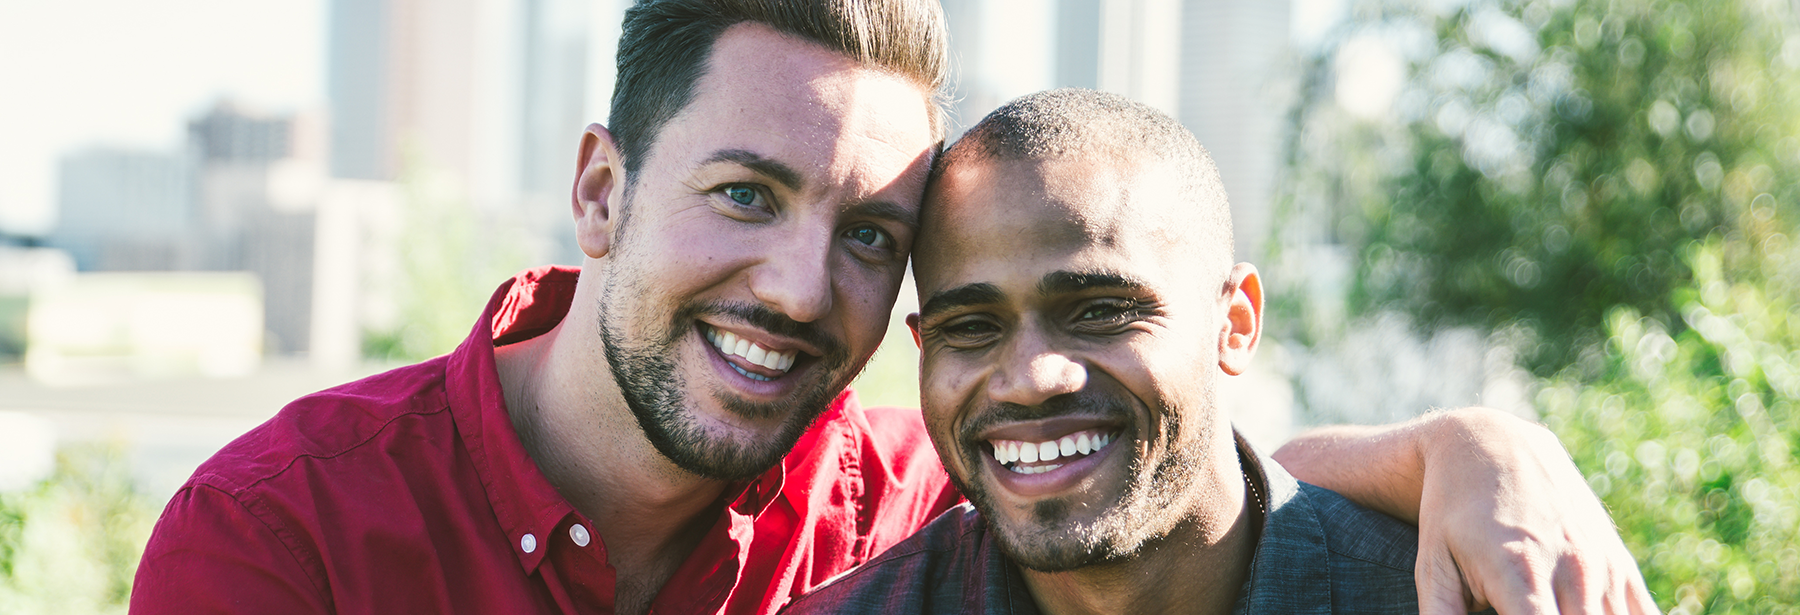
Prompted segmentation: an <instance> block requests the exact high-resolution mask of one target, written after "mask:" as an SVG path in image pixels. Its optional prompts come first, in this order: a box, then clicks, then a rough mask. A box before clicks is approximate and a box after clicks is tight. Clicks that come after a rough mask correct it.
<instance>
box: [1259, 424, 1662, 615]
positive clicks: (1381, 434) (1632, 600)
mask: <svg viewBox="0 0 1800 615" xmlns="http://www.w3.org/2000/svg"><path fill="white" fill-rule="evenodd" d="M1274 456H1275V459H1276V460H1277V461H1279V462H1281V465H1282V466H1283V467H1285V468H1286V469H1287V470H1288V472H1289V473H1291V474H1293V475H1294V476H1295V477H1296V478H1299V479H1300V480H1303V481H1306V482H1309V483H1313V484H1315V485H1319V486H1322V487H1325V488H1328V489H1331V490H1333V491H1337V492H1339V493H1342V494H1343V495H1344V496H1345V497H1348V498H1350V499H1351V500H1353V501H1355V502H1357V503H1359V504H1362V505H1364V506H1368V507H1370V508H1373V509H1375V510H1379V511H1381V512H1384V513H1387V514H1388V515H1391V516H1393V517H1396V518H1400V519H1404V520H1407V521H1410V522H1413V523H1415V524H1417V525H1418V526H1419V559H1418V565H1417V569H1416V570H1415V573H1414V574H1415V576H1416V578H1417V580H1418V586H1419V607H1420V611H1421V612H1422V613H1438V614H1441V613H1461V612H1464V611H1465V609H1471V610H1472V609H1479V608H1486V607H1488V606H1490V605H1491V606H1492V607H1493V608H1494V609H1495V610H1497V611H1499V612H1500V613H1502V614H1509V615H1510V614H1513V613H1556V612H1558V611H1559V610H1560V611H1561V612H1569V613H1655V612H1657V608H1656V604H1655V602H1654V601H1652V600H1651V598H1650V594H1649V591H1648V590H1647V589H1646V588H1645V585H1644V580H1643V576H1642V575H1641V574H1640V573H1639V572H1638V568H1637V563H1636V562H1635V561H1634V560H1633V559H1632V557H1631V553H1630V552H1629V551H1627V550H1626V549H1625V544H1624V542H1623V541H1621V540H1620V538H1619V535H1618V531H1617V530H1616V529H1615V528H1614V527H1613V524H1612V519H1611V518H1610V517H1609V516H1607V514H1606V508H1605V506H1604V505H1603V504H1601V503H1600V500H1599V499H1598V498H1596V497H1594V494H1593V492H1592V491H1591V490H1589V489H1588V486H1587V481H1586V480H1584V479H1583V478H1582V477H1581V473H1580V471H1579V470H1577V469H1576V468H1575V464H1574V462H1573V461H1571V460H1570V459H1569V455H1568V452H1567V451H1565V450H1564V449H1563V447H1562V444H1561V443H1560V442H1558V441H1557V439H1556V436H1555V435H1554V434H1551V433H1550V431H1549V430H1547V429H1544V428H1543V427H1542V426H1539V425H1537V424H1534V423H1530V422H1527V421H1524V420H1521V419H1519V418H1516V417H1513V416H1511V415H1508V414H1506V413H1503V412H1499V411H1496V410H1490V409H1485V408H1467V409H1462V410H1453V411H1447V412H1436V413H1432V414H1427V415H1425V416H1422V417H1420V418H1417V419H1414V420H1412V421H1408V422H1405V423H1400V424H1396V425H1389V426H1381V427H1363V426H1340V427H1327V428H1322V429H1317V430H1314V431H1311V432H1308V433H1305V434H1302V435H1301V436H1300V437H1298V438H1295V439H1294V440H1293V441H1292V442H1289V443H1288V444H1287V445H1286V446H1283V447H1282V448H1281V449H1280V450H1278V451H1276V452H1275V455H1274Z"/></svg>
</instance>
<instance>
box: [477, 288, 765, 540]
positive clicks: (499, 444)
mask: <svg viewBox="0 0 1800 615" xmlns="http://www.w3.org/2000/svg"><path fill="white" fill-rule="evenodd" d="M580 275H581V270H580V269H577V268H572V267H560V266H554V265H552V266H547V267H540V268H536V269H530V270H527V271H525V272H522V273H520V274H518V275H517V276H514V277H513V278H512V279H511V280H507V281H506V282H505V283H502V284H501V285H500V288H499V289H497V290H495V291H494V295H493V297H492V298H491V299H489V300H488V304H487V308H486V309H485V310H484V311H483V312H482V314H481V318H480V319H479V320H477V321H476V323H475V328H474V330H473V331H471V332H470V333H469V337H468V339H467V340H464V341H463V343H462V345H461V346H458V347H457V348H456V350H454V351H452V352H451V354H450V357H449V364H448V366H447V368H446V372H447V373H446V376H447V378H446V382H445V389H446V390H447V391H448V393H449V397H450V412H451V415H452V416H453V417H454V418H455V420H456V426H457V429H458V430H459V431H461V432H462V434H463V442H464V445H465V447H466V449H467V451H468V453H469V457H470V459H471V461H472V462H473V463H474V466H475V470H476V473H477V474H479V475H480V477H481V482H482V486H483V487H484V488H485V489H486V490H487V495H488V500H489V501H490V503H492V504H493V507H494V514H495V516H496V517H498V519H499V521H500V525H501V527H503V528H505V530H506V532H507V535H508V536H509V537H510V538H511V539H512V540H514V541H515V542H518V541H522V540H523V537H524V536H526V535H530V536H533V537H534V540H535V541H536V542H537V543H539V544H538V546H537V548H535V549H533V550H532V551H531V552H529V553H527V552H526V551H525V549H524V548H523V546H522V545H521V544H514V545H513V547H514V548H513V553H515V554H517V555H518V556H519V564H520V566H522V567H523V568H524V569H525V571H526V573H528V574H529V573H531V572H533V571H535V570H536V568H537V566H538V564H540V563H541V562H542V561H543V559H544V556H545V554H546V553H548V552H549V549H548V548H547V545H548V541H549V540H552V539H554V537H553V536H552V534H553V532H555V531H556V529H557V527H558V525H559V524H561V523H562V522H563V521H564V520H565V519H567V518H568V517H570V516H574V517H575V518H577V519H578V520H579V522H580V523H583V524H586V525H587V526H588V527H589V528H592V527H593V524H592V521H590V520H589V519H587V518H586V517H585V516H583V515H581V514H580V513H579V512H577V511H576V510H575V507H574V506H573V505H571V504H569V501H568V500H566V499H564V498H563V497H562V494H561V493H559V492H557V490H556V487H554V486H552V485H551V484H550V481H549V479H547V478H545V477H544V475H543V472H541V471H539V470H538V467H537V462H536V461H533V460H532V459H531V456H530V455H528V454H527V453H526V452H525V446H524V444H522V443H521V442H520V441H519V436H518V434H517V433H516V432H514V431H513V426H512V418H511V416H510V415H509V414H508V412H507V409H506V397H505V394H504V393H503V392H502V391H501V388H500V374H499V371H498V370H497V369H496V368H495V365H494V347H495V346H497V345H505V344H511V343H516V342H520V341H524V340H527V339H531V338H533V337H536V336H538V335H542V334H544V333H545V332H548V331H549V330H551V329H553V328H555V327H556V324H557V323H559V322H561V321H562V319H563V317H564V316H566V315H568V313H569V306H570V305H571V304H572V303H573V301H574V298H575V285H576V281H577V280H578V279H579V278H580ZM784 465H785V464H776V466H775V467H774V468H771V469H770V470H769V471H768V472H766V473H764V474H763V475H762V476H759V477H757V478H755V479H753V480H751V481H749V482H748V483H746V484H743V485H740V486H733V487H731V488H729V489H727V490H726V494H727V495H726V496H725V497H726V498H727V499H728V500H729V505H727V506H726V507H725V511H724V515H725V517H726V518H725V519H722V520H721V521H722V522H723V523H724V524H725V527H727V528H735V527H747V524H748V523H749V522H750V521H752V520H754V519H755V518H756V517H757V516H758V515H761V514H762V512H763V511H764V510H765V509H767V508H768V506H769V504H770V503H771V502H773V501H774V500H775V498H776V496H777V495H779V494H780V493H781V486H782V484H783V482H784V481H785V478H786V475H785V472H784V471H783V466H784ZM740 533H743V534H745V535H744V536H742V537H741V538H742V541H743V542H744V544H743V545H740V546H747V544H748V538H749V537H748V535H747V532H736V531H733V532H728V534H729V535H730V536H731V538H732V539H733V541H734V542H736V541H738V539H739V538H740V536H739V534H740ZM709 538H710V536H709ZM594 539H595V540H596V541H598V540H599V537H598V535H597V532H596V536H595V538H594ZM701 551H702V550H696V555H698V554H699V553H700V552H701ZM726 551H732V552H738V553H741V551H742V549H741V548H739V549H728V550H726ZM720 554H721V555H724V554H725V553H724V551H720ZM689 563H690V564H693V563H695V562H689ZM721 563H722V562H721Z"/></svg>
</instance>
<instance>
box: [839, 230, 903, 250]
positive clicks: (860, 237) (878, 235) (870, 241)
mask: <svg viewBox="0 0 1800 615" xmlns="http://www.w3.org/2000/svg"><path fill="white" fill-rule="evenodd" d="M849 236H850V239H851V240H853V241H855V242H857V243H860V244H863V245H866V246H874V247H877V248H885V247H888V244H891V243H893V242H892V240H890V239H888V236H887V233H884V232H882V231H881V229H878V228H874V227H870V226H861V227H857V228H854V229H850V232H849Z"/></svg>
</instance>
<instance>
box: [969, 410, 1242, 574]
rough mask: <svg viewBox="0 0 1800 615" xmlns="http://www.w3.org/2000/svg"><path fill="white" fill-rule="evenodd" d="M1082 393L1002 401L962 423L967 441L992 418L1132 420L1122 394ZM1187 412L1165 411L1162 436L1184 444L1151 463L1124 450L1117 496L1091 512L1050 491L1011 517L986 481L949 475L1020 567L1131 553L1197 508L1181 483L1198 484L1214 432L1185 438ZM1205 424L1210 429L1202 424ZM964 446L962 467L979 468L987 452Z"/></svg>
mask: <svg viewBox="0 0 1800 615" xmlns="http://www.w3.org/2000/svg"><path fill="white" fill-rule="evenodd" d="M1080 395H1082V394H1081V393H1077V394H1074V395H1063V396H1058V397H1054V398H1051V399H1050V400H1048V402H1046V403H1045V404H1044V405H1042V406H1039V407H1036V408H1026V407H1023V406H1016V405H1013V404H1001V406H1000V407H997V408H995V409H993V410H991V411H988V412H984V413H982V416H981V418H980V419H978V420H977V421H971V422H970V423H969V424H967V425H965V426H964V428H963V433H964V436H965V437H964V438H963V441H964V442H972V441H974V440H973V437H974V436H973V435H972V434H975V433H979V432H980V431H981V430H983V429H984V428H985V427H986V426H987V425H992V424H993V423H995V422H1004V421H1012V420H1021V419H1027V418H1043V417H1051V416H1059V415H1068V414H1078V415H1081V416H1106V417H1122V418H1124V419H1125V420H1126V421H1128V422H1135V420H1134V417H1133V413H1132V412H1131V409H1130V408H1129V407H1128V406H1127V405H1126V404H1125V403H1123V402H1121V401H1120V400H1117V399H1101V398H1098V397H1078V396H1080ZM1182 416H1183V413H1182V412H1181V411H1180V410H1168V411H1165V412H1163V413H1162V436H1163V442H1165V443H1183V442H1185V443H1186V444H1185V445H1174V444H1171V447H1170V448H1167V449H1165V450H1167V452H1168V454H1167V455H1164V456H1163V458H1162V459H1160V460H1158V461H1156V462H1155V463H1149V462H1147V461H1146V460H1145V459H1144V457H1143V456H1142V455H1138V454H1135V453H1136V451H1121V453H1125V454H1132V455H1133V456H1132V458H1131V461H1130V463H1129V466H1128V470H1127V472H1126V481H1125V485H1124V486H1123V489H1122V490H1121V492H1120V494H1119V496H1118V498H1117V500H1115V501H1113V502H1106V503H1102V504H1101V506H1104V508H1103V509H1102V510H1101V511H1100V512H1099V514H1097V515H1095V516H1093V517H1092V518H1088V519H1075V518H1072V516H1073V513H1074V512H1076V511H1077V510H1085V509H1086V508H1087V507H1086V506H1078V505H1077V503H1076V502H1072V501H1070V500H1069V499H1066V498H1048V499H1044V500H1041V501H1038V502H1037V503H1035V504H1033V505H1032V507H1031V510H1030V511H1029V513H1028V514H1027V516H1026V518H1025V519H1022V520H1019V521H1012V520H1010V519H1008V518H1007V517H1004V516H1001V515H999V514H996V513H998V512H1000V510H1001V509H1000V507H999V504H998V501H997V499H996V498H995V497H994V496H993V494H992V492H991V491H990V490H989V488H988V486H987V485H985V484H983V483H979V482H976V481H973V480H969V479H968V478H972V477H968V478H965V477H959V476H956V475H955V474H952V475H951V478H952V479H953V481H952V482H954V483H955V484H956V486H957V488H958V489H961V490H962V493H963V496H964V497H967V498H968V499H969V502H970V503H971V504H973V505H974V506H975V508H976V510H978V511H980V512H981V516H982V518H983V519H985V520H986V523H987V525H988V530H989V532H990V533H992V535H993V536H994V540H995V544H996V545H997V546H998V547H999V548H1000V551H1001V552H1002V553H1004V554H1006V556H1007V557H1009V558H1011V559H1012V561H1014V562H1016V563H1018V564H1019V565H1020V566H1023V567H1025V568H1028V569H1031V570H1036V571H1039V572H1066V571H1070V570H1074V569H1077V568H1082V567H1086V566H1092V565H1097V564H1106V563H1111V562H1117V561H1122V560H1126V559H1129V558H1131V557H1134V556H1135V555H1136V554H1138V553H1139V552H1141V551H1142V550H1143V549H1144V548H1145V547H1146V546H1147V545H1150V544H1152V543H1154V542H1156V541H1158V540H1161V539H1163V538H1166V537H1167V536H1168V535H1169V534H1170V533H1171V532H1172V531H1173V530H1174V529H1175V527H1176V526H1177V525H1178V524H1179V523H1181V521H1182V520H1184V519H1185V518H1187V517H1188V515H1189V514H1190V513H1191V511H1193V510H1195V505H1194V500H1197V499H1198V498H1199V497H1200V496H1202V495H1204V494H1196V493H1193V492H1194V491H1195V490H1194V489H1184V488H1183V487H1184V486H1187V485H1197V484H1201V483H1200V482H1199V481H1198V476H1199V474H1200V472H1201V469H1202V468H1203V467H1205V464H1206V461H1207V457H1208V456H1209V455H1208V453H1207V452H1206V451H1205V450H1204V448H1205V447H1204V444H1203V443H1205V442H1208V441H1210V434H1206V433H1203V434H1199V435H1200V437H1198V438H1193V439H1189V440H1184V439H1183V438H1182V437H1181V433H1182V429H1183V425H1182V421H1181V417H1182ZM1141 429H1143V427H1142V426H1139V427H1137V428H1135V429H1126V430H1124V431H1122V432H1121V433H1120V434H1119V436H1118V444H1119V445H1127V446H1133V447H1135V442H1136V438H1137V437H1139V436H1140V434H1138V433H1135V432H1137V431H1139V430H1141ZM1201 429H1202V430H1203V431H1206V432H1211V431H1213V430H1212V429H1210V428H1207V427H1205V426H1202V427H1201ZM962 448H963V452H962V454H963V455H964V457H965V459H964V463H965V466H964V467H971V468H975V467H981V466H980V465H977V464H983V463H985V460H984V459H983V457H985V456H986V454H985V452H984V451H983V450H982V448H981V447H980V446H963V447H962ZM1003 471H1004V470H1003Z"/></svg>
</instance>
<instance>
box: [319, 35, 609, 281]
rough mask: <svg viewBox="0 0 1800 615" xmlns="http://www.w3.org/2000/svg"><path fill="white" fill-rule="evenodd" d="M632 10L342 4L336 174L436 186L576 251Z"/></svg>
mask: <svg viewBox="0 0 1800 615" xmlns="http://www.w3.org/2000/svg"><path fill="white" fill-rule="evenodd" d="M627 4H628V2H627V0H602V1H599V2H588V1H582V0H455V1H448V2H435V1H434V2H426V1H425V0H376V1H352V0H333V2H332V3H331V20H330V32H329V43H328V52H329V59H328V63H329V66H328V82H329V93H328V95H329V98H330V106H331V117H332V128H331V157H330V158H331V166H330V168H331V175H332V176H333V177H336V178H344V179H358V180H374V181H404V180H405V179H407V178H408V177H409V176H411V175H412V174H420V173H438V174H441V176H444V177H448V178H450V179H451V181H452V182H454V183H455V184H456V185H455V186H454V190H455V192H457V193H458V194H460V195H462V196H463V197H465V198H467V199H468V200H469V202H470V203H471V204H472V205H474V207H475V208H476V209H477V210H479V211H487V212H500V213H504V214H505V215H508V216H512V217H515V218H519V219H524V220H527V221H529V223H530V225H531V227H532V228H533V230H534V231H535V232H536V233H537V234H538V235H540V236H542V237H544V238H545V240H546V241H547V242H548V245H547V247H545V248H543V249H540V250H537V251H539V252H544V254H542V256H543V258H544V259H546V260H552V261H557V262H574V260H576V259H578V254H579V253H578V252H577V251H576V248H575V246H574V243H573V238H572V236H570V234H569V233H566V232H562V231H564V230H566V226H567V212H566V211H564V208H562V207H559V206H558V204H559V203H561V201H562V199H563V198H564V195H566V194H567V191H568V189H569V186H570V182H571V181H572V180H573V177H572V175H571V171H570V169H572V168H573V160H574V156H575V153H576V145H577V144H578V143H579V141H580V137H581V132H582V130H583V128H585V127H586V126H587V124H588V123H589V122H598V121H604V119H605V114H606V108H607V105H608V102H609V100H610V98H611V92H612V74H613V44H612V43H613V41H614V40H616V38H617V34H616V32H617V29H618V22H619V20H620V17H621V16H622V14H623V11H624V8H625V6H626V5H627Z"/></svg>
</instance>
